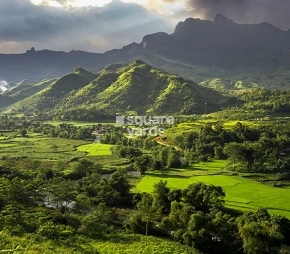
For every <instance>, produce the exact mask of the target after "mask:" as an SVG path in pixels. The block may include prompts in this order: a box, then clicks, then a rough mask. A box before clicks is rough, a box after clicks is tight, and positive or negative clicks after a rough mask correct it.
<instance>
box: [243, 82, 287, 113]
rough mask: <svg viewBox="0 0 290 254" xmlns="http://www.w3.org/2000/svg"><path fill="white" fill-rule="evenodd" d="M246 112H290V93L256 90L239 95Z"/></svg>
mask: <svg viewBox="0 0 290 254" xmlns="http://www.w3.org/2000/svg"><path fill="white" fill-rule="evenodd" d="M239 99H240V100H242V101H244V102H245V103H244V105H243V107H242V109H244V110H265V111H268V112H274V113H288V112H289V111H290V91H285V90H279V89H277V90H269V89H263V88H255V89H252V90H249V91H247V92H244V93H242V94H241V95H239Z"/></svg>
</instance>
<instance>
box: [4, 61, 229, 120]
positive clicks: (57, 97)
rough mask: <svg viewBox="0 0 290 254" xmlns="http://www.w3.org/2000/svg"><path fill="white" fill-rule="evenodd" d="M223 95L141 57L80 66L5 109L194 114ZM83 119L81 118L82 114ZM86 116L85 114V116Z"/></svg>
mask: <svg viewBox="0 0 290 254" xmlns="http://www.w3.org/2000/svg"><path fill="white" fill-rule="evenodd" d="M229 101H230V99H229V97H225V96H223V95H221V94H220V93H219V92H216V91H214V90H211V89H209V88H205V87H202V86H200V85H198V84H196V83H195V82H193V81H190V80H185V79H182V78H180V77H177V76H175V75H170V74H168V73H166V72H163V71H161V70H159V69H156V68H154V67H152V66H150V65H148V64H146V63H144V62H143V61H140V60H137V61H134V62H133V63H131V64H114V65H110V66H108V67H107V68H105V69H104V70H102V71H101V72H99V73H98V74H92V73H90V72H87V71H85V70H83V69H81V68H77V69H76V70H75V72H74V73H70V74H68V75H66V76H64V77H62V78H60V79H58V80H56V81H54V82H53V83H52V84H50V85H49V86H48V87H46V88H45V89H44V90H42V91H41V92H38V93H36V94H35V95H32V96H30V97H28V98H26V99H24V100H22V101H20V102H18V103H16V104H14V105H12V106H11V107H10V108H9V109H10V110H11V109H13V110H14V111H16V112H17V111H22V112H27V111H30V112H31V111H35V110H36V111H42V112H46V113H48V114H50V115H53V116H60V115H62V116H63V117H65V118H69V119H79V118H80V117H84V116H85V115H87V116H88V115H90V117H89V118H90V119H92V118H93V117H94V115H95V116H96V115H116V114H126V113H128V112H131V113H132V112H135V113H136V114H149V113H151V114H179V113H181V114H195V113H204V111H205V104H206V110H207V112H213V111H217V110H219V109H220V108H221V107H224V106H226V105H227V104H228V103H229ZM85 118H86V117H85ZM87 118H88V117H87Z"/></svg>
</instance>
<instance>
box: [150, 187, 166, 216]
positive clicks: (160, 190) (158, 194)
mask: <svg viewBox="0 0 290 254" xmlns="http://www.w3.org/2000/svg"><path fill="white" fill-rule="evenodd" d="M166 185H167V181H165V182H163V181H159V182H158V183H156V184H154V188H153V192H152V197H153V203H152V207H153V209H154V210H155V211H161V212H162V213H166V214H168V213H169V212H170V200H169V199H168V195H169V192H170V189H169V188H168V187H166Z"/></svg>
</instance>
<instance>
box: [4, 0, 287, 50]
mask: <svg viewBox="0 0 290 254" xmlns="http://www.w3.org/2000/svg"><path fill="white" fill-rule="evenodd" d="M289 10H290V0H0V53H5V54H8V53H13V54H14V53H24V52H25V51H26V50H27V49H30V48H31V47H34V48H35V49H36V50H42V49H50V50H58V51H67V52H68V51H70V50H83V51H89V52H98V53H102V52H105V51H107V50H110V49H114V48H122V47H123V46H125V45H127V44H130V43H132V42H137V43H140V42H141V41H142V38H143V37H144V36H145V35H147V34H151V33H155V32H160V31H162V32H167V33H169V34H170V33H173V32H174V28H175V26H176V25H177V23H178V22H179V21H184V20H185V19H186V18H189V17H193V18H201V19H208V20H213V19H214V17H215V15H216V14H217V13H222V14H223V15H225V16H227V17H228V18H231V19H233V20H234V21H236V22H237V23H261V22H268V23H271V24H273V25H275V26H277V27H279V28H281V29H283V30H288V29H289V28H290V15H289V14H288V12H289Z"/></svg>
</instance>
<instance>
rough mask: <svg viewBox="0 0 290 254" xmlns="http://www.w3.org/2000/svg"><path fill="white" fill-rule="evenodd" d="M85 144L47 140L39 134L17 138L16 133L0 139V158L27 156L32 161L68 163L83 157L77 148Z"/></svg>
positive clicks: (60, 139)
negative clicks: (60, 161) (61, 161)
mask: <svg viewBox="0 0 290 254" xmlns="http://www.w3.org/2000/svg"><path fill="white" fill-rule="evenodd" d="M83 144H87V142H85V141H81V140H73V139H64V138H48V137H45V136H43V135H41V134H37V135H34V134H29V135H28V136H27V137H21V136H17V135H16V133H14V134H9V135H7V133H5V136H2V138H1V139H0V158H1V157H6V156H28V157H30V158H32V159H38V160H45V161H56V160H63V161H70V160H71V159H73V158H81V157H84V156H85V153H84V152H81V151H77V147H78V146H80V145H83Z"/></svg>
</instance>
